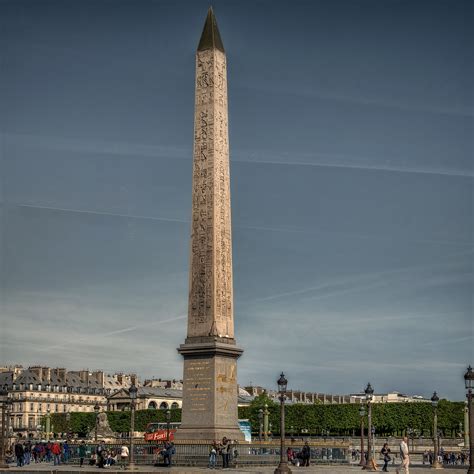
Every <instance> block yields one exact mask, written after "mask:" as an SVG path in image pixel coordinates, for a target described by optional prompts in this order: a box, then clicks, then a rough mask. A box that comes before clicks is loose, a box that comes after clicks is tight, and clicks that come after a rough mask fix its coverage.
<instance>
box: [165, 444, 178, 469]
mask: <svg viewBox="0 0 474 474" xmlns="http://www.w3.org/2000/svg"><path fill="white" fill-rule="evenodd" d="M166 451H167V453H168V467H171V464H172V463H173V455H174V453H175V452H176V450H175V449H174V443H172V442H171V443H168V448H167V449H166Z"/></svg>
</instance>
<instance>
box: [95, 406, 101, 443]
mask: <svg viewBox="0 0 474 474" xmlns="http://www.w3.org/2000/svg"><path fill="white" fill-rule="evenodd" d="M94 411H95V430H94V441H95V442H96V443H97V425H98V422H99V411H100V405H99V402H96V403H95V405H94Z"/></svg>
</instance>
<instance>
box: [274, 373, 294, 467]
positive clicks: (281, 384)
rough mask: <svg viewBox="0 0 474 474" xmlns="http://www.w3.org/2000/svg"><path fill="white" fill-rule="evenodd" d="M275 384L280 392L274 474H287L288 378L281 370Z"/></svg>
mask: <svg viewBox="0 0 474 474" xmlns="http://www.w3.org/2000/svg"><path fill="white" fill-rule="evenodd" d="M277 384H278V393H279V394H280V397H279V398H280V464H279V465H278V467H277V468H276V469H275V472H274V474H288V473H291V469H290V468H289V467H288V461H287V459H286V453H285V394H286V386H287V385H288V380H286V378H285V375H284V374H283V372H282V373H281V375H280V378H279V379H278V381H277Z"/></svg>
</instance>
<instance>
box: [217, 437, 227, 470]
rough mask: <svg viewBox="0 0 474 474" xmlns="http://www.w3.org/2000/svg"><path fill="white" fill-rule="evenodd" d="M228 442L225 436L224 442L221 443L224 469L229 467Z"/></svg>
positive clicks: (220, 448) (220, 451) (220, 450)
mask: <svg viewBox="0 0 474 474" xmlns="http://www.w3.org/2000/svg"><path fill="white" fill-rule="evenodd" d="M227 443H228V440H227V438H226V437H225V436H224V437H223V438H222V442H221V443H220V445H219V453H220V455H221V456H222V469H227V468H228V467H229V458H228V456H227Z"/></svg>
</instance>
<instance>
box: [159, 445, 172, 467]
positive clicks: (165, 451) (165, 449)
mask: <svg viewBox="0 0 474 474" xmlns="http://www.w3.org/2000/svg"><path fill="white" fill-rule="evenodd" d="M168 448H169V443H168V441H165V444H164V445H163V449H162V450H161V455H162V456H163V464H164V466H165V467H167V466H168V465H169V462H170V461H169V455H170V453H169V450H168Z"/></svg>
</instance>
